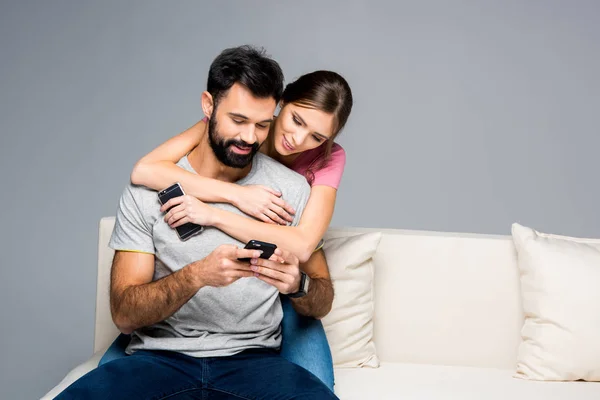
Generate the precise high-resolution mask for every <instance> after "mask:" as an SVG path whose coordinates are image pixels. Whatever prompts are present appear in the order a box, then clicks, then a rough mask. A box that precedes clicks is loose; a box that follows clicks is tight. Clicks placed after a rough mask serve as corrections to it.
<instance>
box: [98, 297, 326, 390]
mask: <svg viewBox="0 0 600 400" xmlns="http://www.w3.org/2000/svg"><path fill="white" fill-rule="evenodd" d="M280 298H281V304H282V307H283V321H282V322H281V328H282V335H283V340H282V342H281V356H282V357H283V358H284V359H286V360H288V361H290V362H292V363H294V364H296V365H299V366H301V367H303V368H304V369H306V370H308V371H310V372H311V373H312V374H313V375H315V376H316V377H317V378H319V379H320V380H321V381H322V382H323V383H325V385H327V387H328V388H329V389H330V390H331V391H333V385H334V378H333V361H332V359H331V350H330V349H329V343H328V342H327V337H326V336H325V330H324V329H323V324H322V323H321V321H319V320H316V319H314V318H309V317H304V316H302V315H300V314H298V313H297V312H296V310H294V307H293V306H292V302H291V300H290V299H289V298H288V297H287V296H280ZM128 344H129V335H119V337H117V339H116V340H115V341H114V342H113V343H112V345H111V346H110V347H109V348H108V350H107V351H106V353H104V356H103V357H102V359H101V360H100V363H99V364H98V366H101V365H103V364H106V363H107V362H109V361H112V360H115V359H118V358H121V357H124V356H126V355H127V354H126V353H125V348H126V347H127V345H128Z"/></svg>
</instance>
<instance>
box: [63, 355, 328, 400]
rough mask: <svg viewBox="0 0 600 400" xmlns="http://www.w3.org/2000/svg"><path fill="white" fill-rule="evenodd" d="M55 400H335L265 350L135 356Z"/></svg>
mask: <svg viewBox="0 0 600 400" xmlns="http://www.w3.org/2000/svg"><path fill="white" fill-rule="evenodd" d="M56 399H58V400H70V399H86V400H96V399H98V400H100V399H102V400H118V399H127V400H135V399H140V400H148V399H154V400H160V399H169V400H176V399H177V400H189V399H202V400H225V399H246V400H249V399H253V400H254V399H256V400H258V399H264V400H272V399H281V400H285V399H311V400H319V399H337V397H336V396H335V395H334V394H333V393H332V392H331V390H329V389H328V388H327V387H326V386H325V385H324V384H323V382H321V381H320V380H319V379H318V378H317V377H315V376H314V375H312V374H311V373H309V372H308V371H307V370H305V369H304V368H301V367H299V366H297V365H296V364H293V363H291V362H289V361H287V360H285V359H284V358H283V357H281V355H280V354H279V353H278V352H276V351H274V350H269V349H252V350H246V351H243V352H241V353H238V354H236V355H233V356H229V357H206V358H195V357H190V356H186V355H184V354H181V353H176V352H168V351H146V350H144V351H137V352H135V353H134V354H132V355H131V356H128V357H121V358H119V359H117V360H113V361H112V362H108V363H106V364H104V365H102V366H100V367H98V368H96V369H94V370H92V371H90V372H89V373H87V374H86V375H84V376H83V377H81V378H80V379H79V380H77V381H76V382H74V383H73V384H72V385H70V386H69V387H68V388H67V389H65V390H64V391H63V392H62V393H61V394H60V395H58V396H57V397H56Z"/></svg>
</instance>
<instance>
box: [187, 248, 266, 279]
mask: <svg viewBox="0 0 600 400" xmlns="http://www.w3.org/2000/svg"><path fill="white" fill-rule="evenodd" d="M259 256H260V251H259V250H247V249H240V248H239V247H237V246H234V245H232V244H224V245H221V246H219V247H217V248H216V249H215V250H213V252H212V253H210V254H209V255H208V256H207V257H206V258H204V259H203V260H200V261H197V262H195V263H193V264H191V265H190V266H191V268H192V272H193V275H194V276H195V278H196V279H197V280H198V283H199V286H200V287H202V286H214V287H221V286H228V285H231V284H232V283H233V282H235V281H237V280H238V279H240V278H248V277H251V276H254V273H253V272H252V271H251V270H250V266H249V265H248V263H246V262H242V261H238V258H253V259H254V258H258V257H259Z"/></svg>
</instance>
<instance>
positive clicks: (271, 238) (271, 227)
mask: <svg viewBox="0 0 600 400" xmlns="http://www.w3.org/2000/svg"><path fill="white" fill-rule="evenodd" d="M212 212H213V217H214V223H213V224H212V225H213V226H214V227H215V228H217V229H219V230H222V231H224V232H225V233H227V234H228V235H230V236H232V237H234V238H236V239H238V240H239V241H241V242H243V243H247V242H249V241H250V240H252V239H256V240H261V241H263V242H269V243H274V244H276V245H277V247H281V248H283V249H285V250H288V251H290V252H292V253H293V254H295V255H296V257H298V259H299V260H300V262H306V261H307V260H308V259H309V258H310V256H311V254H312V252H313V250H314V249H315V247H316V245H317V244H318V242H319V240H320V238H316V242H315V238H313V237H312V236H314V235H310V234H308V233H307V232H310V231H309V230H307V229H304V228H303V227H300V226H283V225H276V224H266V223H264V222H259V221H256V220H254V219H250V218H247V217H244V216H241V215H239V214H234V213H232V212H230V211H226V210H222V209H220V208H216V207H213V211H212Z"/></svg>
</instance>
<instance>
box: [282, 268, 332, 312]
mask: <svg viewBox="0 0 600 400" xmlns="http://www.w3.org/2000/svg"><path fill="white" fill-rule="evenodd" d="M291 300H292V304H293V306H294V309H296V311H297V312H298V313H299V314H302V315H305V316H309V317H313V318H316V319H321V318H323V317H324V316H326V315H327V314H328V313H329V311H330V310H331V305H332V303H333V285H332V283H331V280H330V279H325V278H311V280H310V286H309V287H308V293H307V294H306V296H304V297H299V298H295V299H291Z"/></svg>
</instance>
